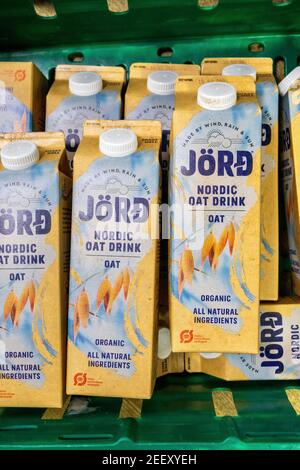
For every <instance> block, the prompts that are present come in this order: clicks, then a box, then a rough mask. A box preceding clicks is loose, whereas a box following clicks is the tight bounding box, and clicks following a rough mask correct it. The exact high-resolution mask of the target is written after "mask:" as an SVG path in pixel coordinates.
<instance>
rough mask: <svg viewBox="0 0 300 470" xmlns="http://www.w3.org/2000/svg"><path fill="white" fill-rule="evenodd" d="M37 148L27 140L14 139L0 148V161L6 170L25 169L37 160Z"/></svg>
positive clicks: (38, 155)
mask: <svg viewBox="0 0 300 470" xmlns="http://www.w3.org/2000/svg"><path fill="white" fill-rule="evenodd" d="M39 158H40V154H39V149H38V147H37V146H36V144H35V143H34V142H31V141H29V140H15V141H13V142H9V143H7V144H6V145H5V146H4V147H3V148H2V150H1V161H2V165H3V166H4V168H6V169H7V170H14V171H20V170H26V168H29V167H31V166H32V165H34V164H35V163H37V162H38V161H39Z"/></svg>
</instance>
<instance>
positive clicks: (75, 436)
mask: <svg viewBox="0 0 300 470" xmlns="http://www.w3.org/2000/svg"><path fill="white" fill-rule="evenodd" d="M113 437H114V436H113V434H63V435H62V436H59V439H61V440H63V441H64V440H76V441H84V440H89V439H94V440H95V439H96V440H101V441H107V440H111V439H113Z"/></svg>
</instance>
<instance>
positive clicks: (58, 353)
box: [0, 133, 72, 408]
mask: <svg viewBox="0 0 300 470" xmlns="http://www.w3.org/2000/svg"><path fill="white" fill-rule="evenodd" d="M19 139H22V140H25V141H26V142H28V141H29V142H33V143H34V144H36V145H37V147H38V150H39V160H38V162H37V163H35V164H33V165H32V166H30V167H28V168H27V169H25V170H19V171H12V170H6V169H4V168H3V165H2V164H0V206H1V210H0V285H1V289H0V299H1V311H0V382H1V387H0V407H2V406H4V407H39V408H45V407H53V408H60V407H61V406H62V405H63V397H64V392H65V349H66V319H67V303H68V301H67V293H68V281H69V242H70V221H71V199H72V197H71V192H72V187H71V178H70V177H69V176H68V172H69V168H68V164H67V160H66V155H65V146H64V136H63V134H62V133H20V134H1V135H0V149H1V152H3V151H4V150H3V149H4V146H5V145H6V144H7V143H8V142H13V141H17V140H19ZM23 145H24V144H23Z"/></svg>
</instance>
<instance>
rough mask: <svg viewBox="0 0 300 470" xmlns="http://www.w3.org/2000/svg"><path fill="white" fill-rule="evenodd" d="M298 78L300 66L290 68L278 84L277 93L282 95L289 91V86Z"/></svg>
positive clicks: (299, 76)
mask: <svg viewBox="0 0 300 470" xmlns="http://www.w3.org/2000/svg"><path fill="white" fill-rule="evenodd" d="M299 78H300V67H296V68H295V69H294V70H292V71H291V72H290V73H289V74H288V75H287V76H286V77H284V79H283V80H281V82H280V83H279V84H278V89H279V93H280V94H281V96H284V95H286V94H287V92H288V91H289V89H290V87H291V86H292V85H293V84H294V83H295V81H296V80H299Z"/></svg>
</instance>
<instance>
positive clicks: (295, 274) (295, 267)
mask: <svg viewBox="0 0 300 470" xmlns="http://www.w3.org/2000/svg"><path fill="white" fill-rule="evenodd" d="M297 69H298V70H299V72H298V80H295V81H294V82H292V83H291V84H290V88H289V90H285V92H284V93H281V94H282V95H283V96H282V98H281V168H282V179H283V193H284V204H285V214H286V222H287V230H288V245H289V256H290V261H291V270H292V282H293V290H294V293H295V294H297V295H300V214H299V201H300V153H299V145H300V136H299V129H300V81H299V78H300V69H299V68H297ZM297 69H295V70H297ZM293 72H294V71H293ZM293 72H291V74H292V73H293ZM296 77H297V76H296ZM284 80H285V79H284ZM283 82H284V81H282V82H281V83H280V84H279V90H280V88H281V84H282V83H283Z"/></svg>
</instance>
